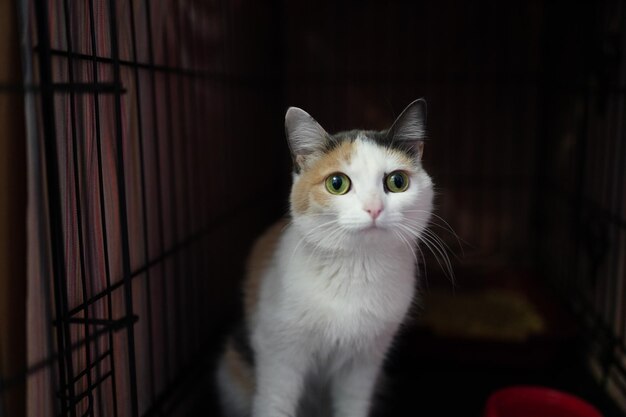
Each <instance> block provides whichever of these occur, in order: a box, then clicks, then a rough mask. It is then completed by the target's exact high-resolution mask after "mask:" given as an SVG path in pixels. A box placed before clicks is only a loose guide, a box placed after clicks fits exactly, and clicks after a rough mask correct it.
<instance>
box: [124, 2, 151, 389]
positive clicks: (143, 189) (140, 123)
mask: <svg viewBox="0 0 626 417" xmlns="http://www.w3.org/2000/svg"><path fill="white" fill-rule="evenodd" d="M133 3H134V2H132V1H128V9H129V11H130V27H131V32H130V34H131V40H132V56H133V58H132V59H133V62H134V65H133V68H134V75H135V100H136V101H137V129H138V134H139V138H138V139H139V164H140V181H141V214H142V217H143V241H144V245H143V247H144V262H145V263H148V262H149V261H150V260H149V259H148V258H149V256H150V255H149V251H148V243H149V239H148V214H147V210H146V175H145V172H146V167H145V162H144V158H145V156H144V149H143V146H144V144H143V141H144V134H143V120H142V116H141V89H140V84H139V68H138V66H137V33H136V27H135V10H134V7H133ZM145 281H146V302H147V309H148V317H147V320H148V345H149V346H148V357H149V358H148V360H149V361H150V381H149V382H148V383H149V385H150V398H151V399H152V401H154V399H155V386H154V350H153V348H152V346H153V344H154V339H153V335H152V297H151V291H150V268H146V272H145Z"/></svg>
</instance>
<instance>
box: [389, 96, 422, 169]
mask: <svg viewBox="0 0 626 417" xmlns="http://www.w3.org/2000/svg"><path fill="white" fill-rule="evenodd" d="M425 139H426V100H424V99H423V98H420V99H417V100H415V101H413V102H412V103H411V104H409V105H408V106H406V108H405V109H404V110H403V111H402V113H400V116H398V118H397V119H396V120H395V122H393V125H392V126H391V128H390V129H389V133H388V134H387V141H388V142H389V144H390V145H396V146H400V147H402V148H405V149H408V150H410V151H412V152H414V153H415V154H416V155H417V157H418V159H421V158H422V154H423V151H424V140H425Z"/></svg>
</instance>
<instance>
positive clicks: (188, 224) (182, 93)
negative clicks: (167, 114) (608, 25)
mask: <svg viewBox="0 0 626 417" xmlns="http://www.w3.org/2000/svg"><path fill="white" fill-rule="evenodd" d="M183 10H184V9H183V8H182V7H180V8H179V9H178V13H177V16H176V37H177V42H176V43H177V44H178V45H181V47H180V48H178V52H179V57H178V61H179V62H180V64H181V65H182V63H183V59H182V56H183V55H182V52H183V49H186V50H189V42H188V40H187V39H184V38H183V33H182V25H181V19H182V17H183V13H184V11H183ZM182 45H185V46H182ZM187 69H188V68H183V70H187ZM187 77H193V75H188V76H187ZM187 77H185V76H182V75H178V112H179V113H178V118H179V120H180V126H179V127H180V140H179V141H178V143H179V144H180V153H179V164H182V168H183V170H182V171H183V172H182V184H181V185H182V190H183V200H182V203H183V204H184V205H186V206H187V207H186V209H187V210H186V213H185V215H184V217H183V230H184V231H185V233H186V235H185V238H187V236H190V235H192V234H193V233H194V232H195V230H192V225H193V221H192V219H193V212H192V209H191V208H192V207H193V199H192V193H191V181H190V176H189V168H190V163H189V141H190V136H191V135H190V132H189V130H188V129H187V117H186V116H187V115H189V113H188V111H189V109H186V105H187V99H188V97H187V96H188V94H187V91H186V88H185V84H186V82H187ZM192 111H193V110H192ZM184 211H185V207H183V212H184ZM181 253H182V256H183V258H182V259H183V262H182V265H183V266H184V271H183V274H182V275H181V277H184V279H183V280H181V284H184V285H183V291H182V294H181V295H182V297H183V298H182V299H180V298H179V299H178V300H177V302H178V303H180V304H181V305H183V306H184V308H185V320H184V323H185V324H186V326H187V327H186V328H185V329H183V330H184V337H185V340H186V342H187V345H186V350H185V353H186V354H187V357H191V356H192V355H191V354H190V352H191V350H192V349H191V348H192V346H193V344H192V336H193V329H194V327H195V323H196V320H195V317H194V314H193V313H194V312H193V308H192V307H193V305H192V303H191V302H190V300H191V298H192V297H191V294H190V288H191V285H192V283H193V281H194V279H195V275H194V272H195V268H194V267H193V243H192V244H191V245H189V247H188V249H187V250H185V251H182V252H181ZM185 360H187V358H185Z"/></svg>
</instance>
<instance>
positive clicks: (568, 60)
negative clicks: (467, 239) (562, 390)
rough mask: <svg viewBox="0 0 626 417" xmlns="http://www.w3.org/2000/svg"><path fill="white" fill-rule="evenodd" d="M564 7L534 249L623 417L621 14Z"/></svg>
mask: <svg viewBox="0 0 626 417" xmlns="http://www.w3.org/2000/svg"><path fill="white" fill-rule="evenodd" d="M568 4H569V3H568ZM563 7H564V3H563V4H560V5H559V4H555V5H553V6H551V7H547V8H546V11H547V13H546V21H547V23H546V28H547V29H546V34H545V41H544V42H545V45H544V48H545V51H544V53H545V62H546V66H545V68H546V70H545V74H544V77H545V79H544V100H545V102H544V104H543V105H544V112H543V121H542V123H541V125H542V128H543V131H542V132H541V135H540V136H539V139H540V142H539V144H538V160H539V161H541V163H540V164H539V166H540V170H539V171H538V174H539V175H538V186H537V190H538V196H537V202H538V227H539V230H540V233H539V235H538V236H539V238H540V240H539V241H538V243H537V248H538V251H539V259H540V261H541V262H540V265H541V266H542V267H543V268H545V272H546V274H547V275H548V276H549V277H550V278H552V280H553V281H554V282H555V283H556V284H557V286H558V289H559V291H560V292H561V293H562V294H564V295H566V297H565V299H567V300H568V301H569V302H570V303H571V305H572V307H573V308H574V311H575V312H576V313H577V314H578V315H579V317H580V319H581V323H582V324H583V325H584V328H585V329H586V330H587V333H586V336H587V337H586V342H587V343H586V344H587V345H588V349H589V353H590V356H589V362H590V365H591V368H592V370H593V371H594V373H595V374H596V376H597V378H598V380H599V381H601V383H602V385H603V386H604V387H605V388H606V389H607V390H608V391H609V392H610V393H611V395H612V396H613V397H614V398H615V399H616V400H617V401H618V402H619V403H620V404H621V406H622V408H624V409H626V263H625V262H626V136H625V132H626V131H625V130H624V121H625V120H626V107H625V104H626V101H625V99H626V97H625V95H624V93H625V87H626V8H625V7H624V3H623V2H621V1H605V2H595V3H589V4H579V5H577V6H576V7H571V8H569V11H568V14H567V18H564V16H563V14H562V13H561V12H562V10H563ZM556 22H559V23H556Z"/></svg>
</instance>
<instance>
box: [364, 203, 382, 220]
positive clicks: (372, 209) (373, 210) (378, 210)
mask: <svg viewBox="0 0 626 417" xmlns="http://www.w3.org/2000/svg"><path fill="white" fill-rule="evenodd" d="M365 211H367V212H368V213H369V214H370V216H372V219H373V220H376V219H377V218H378V216H380V213H382V211H383V208H382V206H376V207H368V208H366V209H365Z"/></svg>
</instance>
